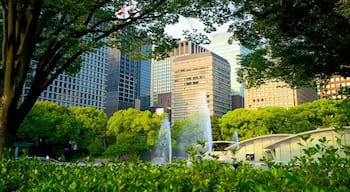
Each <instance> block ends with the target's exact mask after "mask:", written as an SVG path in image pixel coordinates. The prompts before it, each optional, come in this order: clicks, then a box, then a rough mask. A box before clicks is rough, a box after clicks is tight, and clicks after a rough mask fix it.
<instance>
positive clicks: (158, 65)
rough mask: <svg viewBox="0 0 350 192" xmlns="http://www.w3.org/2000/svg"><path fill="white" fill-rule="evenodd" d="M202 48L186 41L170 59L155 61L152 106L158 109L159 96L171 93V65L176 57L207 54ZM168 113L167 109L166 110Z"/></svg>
mask: <svg viewBox="0 0 350 192" xmlns="http://www.w3.org/2000/svg"><path fill="white" fill-rule="evenodd" d="M207 51H208V50H207V49H205V48H204V47H202V46H199V45H196V44H194V43H192V42H190V41H187V40H184V41H180V42H179V43H178V47H177V48H175V49H173V51H172V52H170V53H169V56H170V57H168V58H166V59H163V60H159V61H157V60H153V61H152V67H151V74H152V75H151V95H150V96H151V100H150V102H151V106H152V107H157V104H158V94H164V93H171V64H172V62H173V60H174V59H175V58H176V57H180V56H184V55H192V54H198V53H202V52H207ZM165 111H166V112H168V111H167V109H165Z"/></svg>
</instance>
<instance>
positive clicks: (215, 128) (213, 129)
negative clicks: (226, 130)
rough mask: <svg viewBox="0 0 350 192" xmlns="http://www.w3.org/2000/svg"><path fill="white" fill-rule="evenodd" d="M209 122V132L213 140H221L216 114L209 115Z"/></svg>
mask: <svg viewBox="0 0 350 192" xmlns="http://www.w3.org/2000/svg"><path fill="white" fill-rule="evenodd" d="M210 124H211V132H212V135H213V141H221V140H222V136H221V130H220V127H219V118H218V116H217V115H215V114H214V115H211V116H210Z"/></svg>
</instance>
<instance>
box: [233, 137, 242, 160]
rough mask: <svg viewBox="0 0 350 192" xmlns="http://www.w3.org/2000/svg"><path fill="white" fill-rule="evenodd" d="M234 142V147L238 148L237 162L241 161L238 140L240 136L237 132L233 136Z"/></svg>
mask: <svg viewBox="0 0 350 192" xmlns="http://www.w3.org/2000/svg"><path fill="white" fill-rule="evenodd" d="M232 141H233V145H235V146H236V148H237V149H238V151H237V162H240V161H241V156H240V154H239V140H238V134H237V131H235V132H234V133H233V135H232Z"/></svg>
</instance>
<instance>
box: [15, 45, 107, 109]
mask: <svg viewBox="0 0 350 192" xmlns="http://www.w3.org/2000/svg"><path fill="white" fill-rule="evenodd" d="M82 57H83V59H84V62H83V64H82V67H81V70H80V71H79V72H78V73H77V74H76V75H74V76H70V75H66V74H61V75H59V76H58V77H57V78H56V79H55V80H54V81H53V82H52V84H51V85H50V86H48V87H47V88H46V90H44V91H43V92H42V93H41V95H40V96H39V98H38V100H39V101H40V100H41V101H42V100H45V101H51V102H55V103H57V104H58V105H61V106H64V107H70V106H91V107H94V108H96V109H99V110H104V109H105V96H106V69H107V47H105V46H104V47H101V48H98V49H96V52H94V53H84V54H83V55H82ZM29 89H30V82H25V85H24V87H23V93H22V96H21V99H22V100H23V99H24V98H25V97H26V95H27V94H28V92H29Z"/></svg>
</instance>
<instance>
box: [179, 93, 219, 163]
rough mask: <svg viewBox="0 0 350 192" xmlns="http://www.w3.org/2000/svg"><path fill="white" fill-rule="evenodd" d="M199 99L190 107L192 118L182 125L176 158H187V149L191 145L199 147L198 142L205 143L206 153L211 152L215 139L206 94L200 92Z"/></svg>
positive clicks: (192, 102)
mask: <svg viewBox="0 0 350 192" xmlns="http://www.w3.org/2000/svg"><path fill="white" fill-rule="evenodd" d="M196 98H197V99H196V100H194V101H191V102H189V103H191V104H192V105H191V106H189V109H191V110H190V113H191V116H190V117H189V118H188V119H187V120H186V122H185V123H184V124H183V125H182V128H181V133H180V135H179V137H178V138H177V139H176V143H177V144H176V154H175V155H176V156H177V157H178V158H179V159H185V158H187V153H186V149H187V148H188V147H189V146H190V145H197V144H198V141H205V142H206V144H205V147H204V149H203V150H204V151H208V152H211V151H212V145H213V139H212V133H211V124H210V111H209V106H208V104H207V97H206V94H205V92H199V93H198V95H197V97H196Z"/></svg>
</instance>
